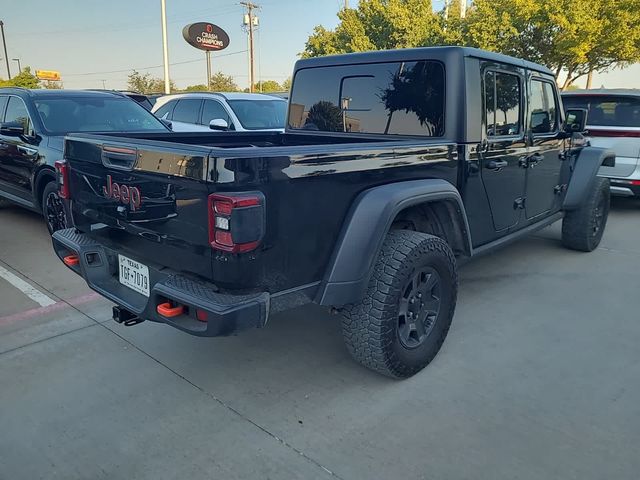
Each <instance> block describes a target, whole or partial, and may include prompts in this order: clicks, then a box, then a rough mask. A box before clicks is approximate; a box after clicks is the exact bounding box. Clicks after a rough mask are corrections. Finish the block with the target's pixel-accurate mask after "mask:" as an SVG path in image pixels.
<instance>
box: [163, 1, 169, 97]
mask: <svg viewBox="0 0 640 480" xmlns="http://www.w3.org/2000/svg"><path fill="white" fill-rule="evenodd" d="M160 10H161V17H162V56H163V61H164V93H166V94H167V95H168V94H169V93H171V81H170V80H169V44H168V41H167V0H160Z"/></svg>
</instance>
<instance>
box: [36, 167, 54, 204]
mask: <svg viewBox="0 0 640 480" xmlns="http://www.w3.org/2000/svg"><path fill="white" fill-rule="evenodd" d="M45 177H51V178H52V179H53V180H54V181H55V180H56V171H55V169H54V168H52V167H50V166H49V165H44V166H42V167H40V169H39V170H38V171H37V172H36V174H35V175H34V178H33V186H32V188H33V204H34V205H36V206H37V207H38V208H42V205H40V203H41V202H42V199H41V198H40V195H39V192H38V191H39V190H40V185H41V182H42V179H43V178H45Z"/></svg>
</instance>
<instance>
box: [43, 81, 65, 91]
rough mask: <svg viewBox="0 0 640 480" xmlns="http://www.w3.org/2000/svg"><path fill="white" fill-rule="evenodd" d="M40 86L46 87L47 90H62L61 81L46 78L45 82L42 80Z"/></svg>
mask: <svg viewBox="0 0 640 480" xmlns="http://www.w3.org/2000/svg"><path fill="white" fill-rule="evenodd" d="M42 88H46V89H47V90H62V88H63V86H62V82H52V81H51V80H47V81H46V82H42Z"/></svg>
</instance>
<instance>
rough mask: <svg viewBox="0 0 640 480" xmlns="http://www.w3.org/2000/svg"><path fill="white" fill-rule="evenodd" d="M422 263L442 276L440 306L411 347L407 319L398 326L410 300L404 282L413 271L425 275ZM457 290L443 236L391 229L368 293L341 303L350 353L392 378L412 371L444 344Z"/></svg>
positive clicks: (456, 280)
mask: <svg viewBox="0 0 640 480" xmlns="http://www.w3.org/2000/svg"><path fill="white" fill-rule="evenodd" d="M424 269H427V271H430V272H436V273H437V276H439V282H440V283H439V285H440V286H439V287H438V288H439V290H437V292H438V294H439V296H440V298H439V307H438V311H437V314H436V315H432V317H431V318H433V319H435V320H433V323H431V327H430V328H431V330H430V333H428V334H425V333H424V332H423V335H422V337H421V338H423V340H422V343H418V344H417V345H414V346H413V348H409V347H408V346H407V345H406V343H405V341H403V340H401V339H402V337H403V333H402V332H403V331H404V332H405V333H406V331H407V330H406V328H407V325H406V323H405V325H404V327H405V330H401V329H402V327H401V326H400V324H401V323H402V319H403V318H404V321H405V322H406V318H407V317H406V316H405V317H402V316H401V311H402V309H403V308H406V305H407V300H406V298H405V297H406V290H405V285H406V284H407V282H409V283H410V284H411V282H412V281H413V280H412V279H413V278H415V275H422V274H421V273H420V272H422V271H423V270H424ZM416 272H418V273H416ZM425 284H426V282H425ZM457 292H458V276H457V271H456V260H455V257H454V255H453V252H452V251H451V248H450V247H449V245H448V244H447V243H446V242H445V241H444V240H442V239H441V238H438V237H435V236H433V235H428V234H425V233H420V232H415V231H411V230H392V231H391V232H389V233H388V234H387V237H386V239H385V241H384V244H383V246H382V249H381V251H380V254H379V256H378V259H377V261H376V264H375V267H374V272H373V275H372V278H371V280H370V282H369V286H368V289H367V292H366V294H365V296H364V298H363V299H362V301H360V302H358V303H355V304H351V305H347V306H345V307H344V308H342V309H341V314H342V331H343V335H344V340H345V343H346V346H347V349H348V350H349V353H350V354H351V355H352V356H353V358H354V359H355V360H356V361H357V362H359V363H360V364H362V365H364V366H365V367H367V368H370V369H371V370H374V371H376V372H379V373H381V374H383V375H387V376H390V377H394V378H407V377H410V376H412V375H414V374H415V373H417V372H419V371H420V370H422V369H423V368H424V367H426V366H427V365H428V364H429V363H430V362H431V360H433V358H434V357H435V356H436V354H437V353H438V351H439V350H440V347H441V346H442V343H443V342H444V339H445V338H446V336H447V333H448V332H449V327H450V325H451V319H452V318H453V313H454V310H455V306H456V298H457ZM432 293H433V292H432ZM432 298H435V295H433V296H432ZM414 300H415V298H414ZM425 301H426V300H425ZM402 302H404V303H403V305H405V307H402V306H401V303H402ZM405 311H406V310H405ZM412 315H413V313H412ZM415 323H417V322H415ZM412 325H413V324H412ZM421 325H423V326H424V324H421ZM407 341H408V340H407ZM415 342H416V341H415V340H414V343H415Z"/></svg>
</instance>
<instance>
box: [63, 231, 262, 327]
mask: <svg viewBox="0 0 640 480" xmlns="http://www.w3.org/2000/svg"><path fill="white" fill-rule="evenodd" d="M52 238H53V248H54V250H55V252H56V254H57V255H58V257H59V258H60V259H61V260H62V259H64V258H65V257H67V256H69V255H77V256H78V263H77V264H76V265H72V266H69V268H71V270H73V271H74V272H76V273H77V274H78V275H81V276H82V277H83V278H84V279H85V281H86V282H87V284H88V285H89V287H91V288H92V289H93V290H95V291H96V292H98V293H100V294H101V295H103V296H104V297H106V298H108V299H109V300H111V301H112V302H114V303H116V304H117V305H118V306H120V307H122V308H124V309H126V310H128V311H129V312H131V313H133V314H134V315H136V316H137V317H139V318H140V319H143V320H151V321H154V322H160V323H166V324H168V325H171V326H173V327H175V328H178V329H179V330H182V331H184V332H187V333H190V334H192V335H197V336H202V337H217V336H225V335H231V334H233V333H235V332H238V331H240V330H245V329H248V328H260V327H263V326H264V325H265V324H266V322H267V318H268V315H269V306H270V295H269V294H268V293H266V292H261V293H252V294H247V295H229V294H223V293H219V292H217V289H216V287H215V286H214V285H213V284H208V283H205V282H200V281H197V280H193V279H191V278H187V277H185V276H182V275H180V274H179V273H176V272H171V271H167V269H165V268H162V267H161V266H154V265H149V264H147V267H148V268H149V281H150V295H149V297H147V296H146V295H143V294H140V293H138V292H135V291H133V290H131V289H130V288H128V287H126V286H124V285H122V284H121V283H120V282H119V280H118V252H117V251H115V250H112V249H110V248H107V247H105V246H104V245H101V244H99V243H96V242H95V241H94V240H92V239H91V238H89V237H88V236H86V235H84V234H82V233H77V232H76V230H75V229H73V228H68V229H66V230H60V231H58V232H56V233H54V235H53V237H52ZM167 301H170V302H173V303H176V304H179V305H182V306H184V307H185V308H184V310H185V312H184V313H183V314H181V315H179V316H176V317H172V318H167V317H164V316H162V315H160V314H159V313H158V312H157V306H158V305H160V304H163V303H166V302H167ZM198 310H200V311H201V316H206V319H207V321H206V322H204V321H200V320H198V319H197V317H196V311H198ZM202 312H204V313H202Z"/></svg>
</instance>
